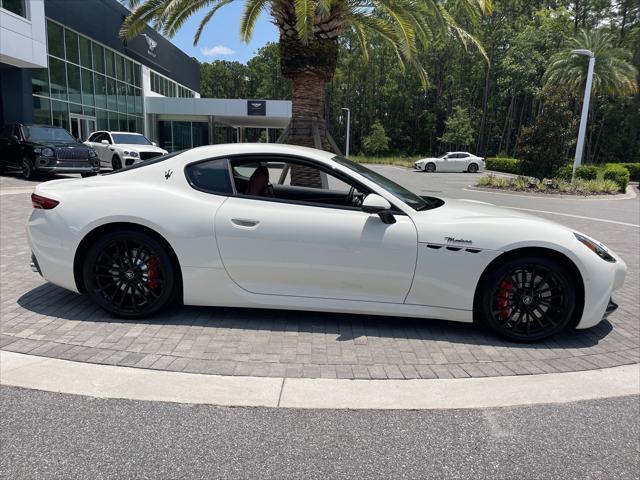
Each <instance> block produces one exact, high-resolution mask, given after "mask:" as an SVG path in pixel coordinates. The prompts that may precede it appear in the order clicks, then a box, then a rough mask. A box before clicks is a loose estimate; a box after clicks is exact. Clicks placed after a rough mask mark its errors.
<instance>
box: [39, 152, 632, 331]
mask: <svg viewBox="0 0 640 480" xmlns="http://www.w3.org/2000/svg"><path fill="white" fill-rule="evenodd" d="M32 200H33V206H34V207H35V209H34V210H33V213H32V215H31V218H30V219H29V223H28V237H29V242H30V245H31V248H32V251H33V263H32V267H33V268H34V270H36V271H39V272H40V273H41V274H42V276H43V277H44V278H45V279H47V280H48V281H50V282H52V283H54V284H56V285H59V286H61V287H64V288H67V289H69V290H73V291H76V292H83V293H86V294H88V295H89V296H90V297H91V298H92V299H93V300H94V301H95V302H97V303H98V304H99V305H100V306H102V307H103V308H104V309H105V310H107V311H109V312H111V313H113V314H115V315H118V316H121V317H128V318H137V317H143V316H148V315H152V314H154V313H156V312H158V311H159V310H161V309H163V308H164V307H166V306H168V305H169V304H170V303H172V302H173V301H174V300H181V301H182V302H183V303H184V304H187V305H209V306H230V307H253V308H276V309H297V310H317V311H331V312H349V313H357V314H368V315H396V316H406V317H423V318H436V319H448V320H456V321H460V322H472V321H474V320H475V321H477V322H479V323H482V324H484V325H486V326H488V327H489V328H491V329H492V330H493V331H495V332H497V333H498V334H500V335H503V336H506V337H509V338H511V339H515V340H521V341H531V340H537V339H541V338H544V337H547V336H549V335H552V334H554V333H556V332H558V331H560V330H562V329H563V328H565V327H567V326H575V327H577V328H588V327H591V326H594V325H596V324H597V323H599V322H600V321H601V320H602V319H603V318H604V317H605V316H606V315H608V314H609V313H610V312H612V311H613V310H615V307H616V305H615V304H614V303H613V302H612V301H611V292H612V291H613V290H615V289H617V288H618V287H620V286H621V285H622V283H623V281H624V277H625V272H626V265H625V264H624V262H623V261H622V260H621V259H620V258H619V257H618V256H617V255H615V254H614V253H613V252H611V251H610V250H608V249H607V248H606V247H604V246H603V245H601V244H600V243H598V242H597V241H595V240H593V239H591V238H588V237H587V236H586V235H583V234H581V233H578V232H574V231H573V230H570V229H568V228H565V227H563V226H561V225H558V224H555V223H553V222H550V221H547V220H543V219H540V218H536V217H533V216H529V215H524V214H521V213H516V212H515V211H514V210H506V209H502V208H498V207H495V206H493V205H490V204H486V203H482V202H476V201H471V200H448V199H439V198H434V197H419V196H417V195H415V194H413V193H411V192H409V191H408V190H406V189H404V188H403V187H401V186H400V185H397V184H395V183H394V182H392V181H391V180H389V179H387V178H385V177H383V176H381V175H380V174H378V173H376V172H374V171H372V170H369V169H368V168H366V167H364V166H362V165H360V164H357V163H353V162H351V161H349V160H347V159H345V158H342V157H337V156H333V155H332V154H330V153H327V152H322V151H319V150H313V149H306V148H300V147H293V146H286V145H266V144H234V145H216V146H206V147H199V148H195V149H192V150H188V151H185V152H182V153H173V154H170V155H166V156H163V157H158V158H155V159H152V160H149V161H148V162H144V163H140V164H136V165H134V166H132V167H129V168H125V169H122V170H118V171H115V172H113V173H108V174H106V175H103V176H99V177H93V178H86V179H65V180H55V181H50V182H46V183H42V184H40V185H38V186H37V187H36V189H35V192H34V194H33V196H32Z"/></svg>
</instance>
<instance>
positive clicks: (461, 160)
mask: <svg viewBox="0 0 640 480" xmlns="http://www.w3.org/2000/svg"><path fill="white" fill-rule="evenodd" d="M456 156H457V158H456V159H455V165H456V171H457V172H466V171H467V168H469V159H470V158H471V157H470V155H469V154H468V153H457V154H456Z"/></svg>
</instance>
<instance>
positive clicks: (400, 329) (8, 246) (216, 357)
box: [0, 167, 640, 378]
mask: <svg viewBox="0 0 640 480" xmlns="http://www.w3.org/2000/svg"><path fill="white" fill-rule="evenodd" d="M375 168H377V169H378V170H380V171H381V172H382V173H383V174H385V175H387V176H389V177H391V178H393V179H394V180H396V181H398V182H399V183H402V184H404V185H405V186H407V187H408V188H410V189H412V190H414V191H416V192H417V193H421V194H431V195H436V196H438V195H440V196H448V197H459V198H474V199H478V200H484V201H489V202H491V203H496V204H501V205H505V206H509V207H512V208H522V209H531V210H540V211H543V212H554V213H539V214H540V215H541V216H543V217H546V218H550V219H552V220H555V221H558V222H560V223H563V224H565V225H568V226H570V227H572V228H575V229H577V230H580V231H583V232H585V233H587V234H589V235H592V236H595V237H596V238H598V239H599V240H601V241H603V242H604V243H606V244H607V245H609V246H610V247H611V248H613V249H614V250H615V251H616V252H618V253H619V254H620V255H621V256H622V257H623V258H624V260H625V261H626V262H627V265H628V266H629V272H628V279H627V282H626V284H625V286H624V289H623V290H622V291H621V292H619V293H618V294H617V295H616V299H617V301H618V302H619V303H620V309H619V310H618V311H617V312H616V313H615V314H614V315H613V316H612V317H611V318H610V321H604V322H602V323H601V324H600V325H598V326H597V327H595V328H592V329H589V330H582V331H572V332H567V333H566V334H563V335H560V336H557V337H555V338H553V339H550V340H547V341H545V342H541V343H538V344H534V345H518V344H513V343H508V342H505V341H501V340H499V339H496V338H495V337H494V336H492V335H490V334H488V333H485V332H484V331H482V330H481V329H479V328H478V327H476V326H473V325H464V324H455V323H449V322H441V321H424V320H413V319H402V318H393V317H368V316H357V315H337V314H324V313H308V312H287V311H268V310H244V309H230V308H191V307H181V308H176V309H174V310H172V311H170V312H167V313H166V314H164V315H162V316H158V317H156V318H154V319H152V320H147V321H122V320H119V319H116V318H113V317H111V316H109V315H107V314H106V313H105V312H103V311H102V310H101V309H99V308H98V307H96V306H95V305H94V304H92V303H91V302H90V301H89V300H88V299H87V298H86V297H83V296H80V295H76V294H73V293H71V292H67V291H65V290H62V289H60V288H58V287H55V286H53V285H51V284H47V283H45V282H43V281H42V279H41V278H40V277H39V276H38V275H37V274H35V273H32V272H31V271H30V270H29V267H28V264H29V258H30V252H29V249H28V246H27V243H26V235H25V229H24V225H25V222H26V220H27V218H28V216H29V214H30V210H31V205H30V201H29V195H28V193H24V188H25V187H29V186H32V185H33V184H28V183H25V182H22V180H20V179H17V178H13V177H1V181H0V193H1V195H0V211H1V215H2V216H1V227H0V240H1V251H0V253H1V259H2V261H1V268H0V276H1V282H0V283H1V284H0V297H1V301H2V304H1V310H0V315H1V320H0V348H3V349H5V350H9V351H14V352H21V353H30V354H34V355H43V356H50V357H56V358H64V359H70V360H75V361H87V362H94V363H104V364H112V365H123V366H136V367H142V368H154V369H164V370H174V371H187V372H198V373H210V374H227V375H257V376H287V377H301V376H303V377H338V378H435V377H439V378H451V377H479V376H498V375H514V374H535V373H544V372H558V371H575V370H588V369H594V368H600V367H608V366H615V365H621V364H628V363H635V362H638V360H639V359H640V348H639V346H640V330H639V328H640V320H639V318H638V317H639V300H638V293H639V289H640V285H639V272H640V266H639V261H638V257H639V254H638V252H639V251H640V227H638V225H639V224H640V218H639V217H640V213H639V212H640V210H639V201H638V199H637V198H636V199H631V200H605V201H602V200H575V199H563V200H557V199H549V198H539V197H526V196H511V195H500V194H494V193H484V192H470V191H465V190H464V189H463V188H464V187H465V186H466V185H467V184H469V183H473V181H474V179H475V176H473V175H469V174H432V175H430V174H424V173H419V172H412V171H410V170H406V169H401V168H396V167H375ZM21 191H22V192H23V193H19V192H21ZM584 217H589V218H584Z"/></svg>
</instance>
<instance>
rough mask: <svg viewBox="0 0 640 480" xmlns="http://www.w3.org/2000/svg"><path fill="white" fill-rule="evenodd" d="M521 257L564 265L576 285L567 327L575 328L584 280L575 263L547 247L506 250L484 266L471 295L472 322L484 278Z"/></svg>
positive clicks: (581, 310)
mask: <svg viewBox="0 0 640 480" xmlns="http://www.w3.org/2000/svg"><path fill="white" fill-rule="evenodd" d="M523 255H537V256H542V257H545V258H551V259H554V260H556V261H559V262H560V263H561V264H562V265H564V266H565V267H566V268H567V270H568V271H569V273H570V274H571V276H572V278H573V280H574V282H575V285H576V287H577V288H576V308H575V309H574V311H573V317H572V318H571V322H570V323H569V327H575V326H576V325H577V324H578V323H579V322H580V319H581V318H582V313H583V311H584V303H585V286H584V278H583V277H582V274H581V273H580V269H579V268H578V266H577V265H576V264H575V262H574V261H573V260H572V259H571V258H569V257H568V256H567V255H565V254H564V253H562V252H559V251H558V250H553V249H551V248H547V247H519V248H515V249H513V250H508V251H506V252H504V253H502V254H501V255H498V256H497V257H496V258H494V259H493V260H492V261H491V263H489V265H487V266H486V268H485V269H484V271H483V272H482V275H480V278H479V279H478V283H477V284H476V289H475V292H474V295H473V317H474V322H475V321H476V315H477V314H476V312H477V311H478V305H477V302H478V301H479V297H480V295H479V294H480V288H481V286H482V285H483V283H484V280H485V278H486V276H487V275H488V274H489V273H490V272H491V271H492V269H493V268H495V267H496V266H497V265H499V264H501V263H503V262H505V261H508V260H511V259H512V258H517V257H521V256H523Z"/></svg>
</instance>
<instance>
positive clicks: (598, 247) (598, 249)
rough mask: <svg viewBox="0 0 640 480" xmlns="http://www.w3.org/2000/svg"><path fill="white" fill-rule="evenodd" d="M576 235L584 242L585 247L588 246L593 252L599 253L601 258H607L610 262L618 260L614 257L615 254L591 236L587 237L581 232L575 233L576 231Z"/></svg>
mask: <svg viewBox="0 0 640 480" xmlns="http://www.w3.org/2000/svg"><path fill="white" fill-rule="evenodd" d="M574 235H575V236H576V238H577V239H578V241H579V242H580V243H582V244H583V245H584V246H585V247H587V248H588V249H589V250H591V251H592V252H593V253H595V254H596V255H598V256H599V257H600V258H601V259H603V260H605V261H607V262H610V263H615V262H616V259H615V258H613V256H612V255H611V254H610V253H609V252H608V251H607V249H606V248H604V247H603V246H602V245H600V244H599V243H597V242H594V241H593V240H591V239H590V238H587V237H585V236H584V235H580V234H579V233H575V232H574Z"/></svg>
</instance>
